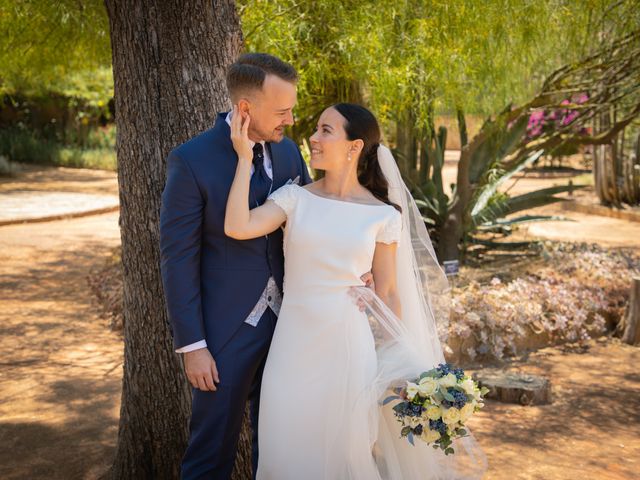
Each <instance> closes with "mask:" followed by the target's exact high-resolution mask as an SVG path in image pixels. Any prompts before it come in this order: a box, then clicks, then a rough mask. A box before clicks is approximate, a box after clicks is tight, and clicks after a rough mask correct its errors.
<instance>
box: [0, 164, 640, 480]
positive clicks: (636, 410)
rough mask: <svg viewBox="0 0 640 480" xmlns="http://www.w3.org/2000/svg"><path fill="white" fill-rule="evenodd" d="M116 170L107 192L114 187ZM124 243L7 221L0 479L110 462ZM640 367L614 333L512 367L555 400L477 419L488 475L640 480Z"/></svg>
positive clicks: (1, 233) (55, 479)
mask: <svg viewBox="0 0 640 480" xmlns="http://www.w3.org/2000/svg"><path fill="white" fill-rule="evenodd" d="M109 175H111V179H110V180H109V181H107V182H106V184H103V183H102V180H100V181H99V182H98V184H99V185H100V187H99V188H100V190H99V191H100V192H105V191H113V190H110V189H112V188H113V185H114V182H115V180H114V178H113V174H109ZM43 178H44V177H43ZM56 181H61V182H69V181H70V180H69V178H68V175H62V176H61V177H60V178H59V179H58V180H56ZM109 182H111V183H109ZM46 185H49V187H50V186H51V185H50V184H49V183H48V182H47V181H46V178H44V179H43V188H42V189H43V190H45V189H47V188H49V187H47V186H46ZM105 185H108V186H105ZM4 188H8V187H7V186H6V185H5V186H4ZM51 188H53V187H51ZM70 188H72V186H70ZM82 188H86V185H84V186H83V187H82ZM103 188H105V189H106V190H102V189H103ZM85 191H86V190H85ZM587 217H589V218H588V219H589V220H593V218H591V216H587ZM597 218H600V217H597ZM607 220H613V219H607ZM554 223H555V222H554ZM624 223H625V228H627V227H628V226H629V224H630V223H632V222H624ZM607 225H611V224H609V223H607ZM632 227H634V226H633V225H632ZM601 228H605V229H607V227H606V226H605V227H601ZM612 228H613V227H608V233H609V234H611V235H612V237H611V238H614V237H615V229H614V230H612ZM612 232H613V233H612ZM623 236H626V235H623ZM636 238H640V236H638V237H636ZM605 240H606V239H605ZM119 242H120V238H119V232H118V214H117V213H110V214H105V215H96V216H90V217H84V218H76V219H71V220H60V221H55V222H46V223H37V224H24V225H10V226H4V227H0V298H1V299H2V309H0V329H1V333H2V335H1V336H0V351H1V352H2V357H1V358H0V366H1V369H0V444H1V445H2V448H0V478H2V479H8V480H14V479H15V480H17V479H27V478H28V479H52V480H63V479H64V480H68V479H93V478H97V477H98V476H99V474H100V473H102V472H103V471H104V470H105V469H106V468H107V466H108V465H109V463H110V461H111V459H112V455H113V453H114V450H115V442H116V437H117V425H118V416H119V404H120V388H121V385H120V382H121V373H122V352H123V348H122V339H121V338H120V337H119V336H118V335H117V334H115V333H113V332H111V331H109V329H108V328H107V325H108V321H107V320H104V319H100V318H98V316H97V314H96V311H97V309H96V306H95V305H94V304H93V303H92V298H91V293H90V291H89V288H88V287H87V280H86V277H87V274H88V273H89V271H91V270H92V269H96V268H99V267H100V266H102V265H103V263H104V261H105V259H106V258H108V257H109V256H110V254H111V251H112V249H113V248H114V247H116V246H118V244H119ZM638 365H640V349H639V348H637V347H630V346H626V345H622V344H620V343H618V342H617V341H615V340H609V339H601V340H598V341H592V342H590V343H589V344H588V347H587V348H586V349H583V348H578V347H575V348H572V346H565V347H550V348H546V349H543V350H540V351H538V352H535V353H532V354H530V355H529V356H528V357H525V358H524V359H522V360H519V361H515V362H513V363H512V364H510V365H507V366H506V367H508V368H510V369H516V370H522V371H526V372H530V373H538V374H542V375H545V376H547V377H549V378H550V379H551V382H552V385H553V403H552V404H551V405H547V406H533V407H523V406H518V405H507V404H500V403H497V402H487V406H486V408H485V409H484V410H483V411H482V412H480V413H479V414H478V415H477V416H476V417H475V418H474V419H472V421H471V424H470V426H471V428H472V430H473V431H474V434H475V436H476V438H477V440H478V441H479V443H480V445H481V446H482V447H483V449H484V451H485V453H486V455H487V458H488V462H489V470H488V472H487V475H486V477H485V478H487V479H497V480H502V479H505V480H506V479H523V480H528V479H536V480H537V479H540V480H542V479H545V480H546V479H549V480H560V479H563V480H564V479H584V480H587V479H589V480H590V479H605V480H614V479H616V480H622V479H633V478H638V474H637V472H638V470H639V468H640V374H639V373H638Z"/></svg>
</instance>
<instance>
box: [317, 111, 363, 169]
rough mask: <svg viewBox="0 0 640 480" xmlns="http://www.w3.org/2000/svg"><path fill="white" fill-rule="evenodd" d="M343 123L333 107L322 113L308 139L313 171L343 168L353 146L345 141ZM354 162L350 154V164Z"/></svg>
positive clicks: (351, 142) (345, 135)
mask: <svg viewBox="0 0 640 480" xmlns="http://www.w3.org/2000/svg"><path fill="white" fill-rule="evenodd" d="M345 122H346V120H345V118H344V117H343V116H342V115H340V113H339V112H338V111H337V110H336V109H335V108H333V107H329V108H327V109H326V110H325V111H324V112H322V115H320V118H319V119H318V124H317V126H316V131H315V133H314V134H313V135H311V137H310V138H309V143H310V144H311V167H312V168H313V169H315V170H325V171H327V170H335V169H339V168H344V166H345V164H346V163H347V162H348V156H349V152H350V151H352V150H353V144H354V142H353V141H352V140H349V139H347V133H346V132H345V130H344V124H345ZM356 161H357V159H356V158H355V156H354V155H353V154H352V159H351V162H352V163H354V162H356Z"/></svg>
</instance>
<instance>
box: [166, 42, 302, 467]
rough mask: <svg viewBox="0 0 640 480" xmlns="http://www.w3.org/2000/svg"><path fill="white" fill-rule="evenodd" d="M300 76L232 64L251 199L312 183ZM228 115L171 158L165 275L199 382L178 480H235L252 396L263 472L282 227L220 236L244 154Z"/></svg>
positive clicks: (281, 65)
mask: <svg viewBox="0 0 640 480" xmlns="http://www.w3.org/2000/svg"><path fill="white" fill-rule="evenodd" d="M296 82H297V73H296V71H295V69H294V68H293V67H292V66H291V65H289V64H287V63H285V62H283V61H282V60H280V59H278V58H276V57H273V56H271V55H266V54H261V53H252V54H246V55H242V56H241V57H240V58H239V59H238V60H237V61H236V62H235V63H234V64H232V65H231V66H230V67H229V69H228V71H227V88H228V90H229V94H230V96H231V101H232V102H233V104H234V105H237V106H238V110H237V111H238V113H239V114H241V115H243V116H244V115H250V117H251V124H250V125H251V126H250V128H249V138H250V139H251V140H252V141H254V142H256V143H255V146H254V148H253V150H254V159H253V163H254V166H253V170H252V172H253V173H252V177H251V187H250V195H249V199H248V201H249V203H250V205H251V206H252V207H255V206H258V205H261V204H262V203H264V202H265V200H266V198H267V196H268V195H269V193H270V192H272V191H275V190H277V189H278V188H279V187H281V186H282V185H284V184H285V183H287V182H289V181H299V183H300V184H301V185H304V184H307V183H310V182H311V178H310V177H309V173H308V171H307V167H306V165H305V163H304V161H303V159H302V156H301V155H300V151H299V150H298V147H297V146H296V144H295V143H294V142H293V141H291V140H290V139H289V138H286V137H285V136H284V128H285V127H286V126H287V125H293V113H292V109H293V107H294V106H295V104H296ZM230 116H231V114H230V113H221V114H219V115H218V118H217V120H216V123H215V126H214V127H213V128H212V129H210V130H207V131H205V132H204V133H202V134H200V135H198V136H197V137H195V138H193V139H191V140H189V141H188V142H186V143H184V144H182V145H180V146H178V147H177V148H175V149H174V150H173V151H172V152H171V153H170V154H169V157H168V159H167V183H166V186H165V189H164V193H163V195H162V208H161V213H160V248H161V254H162V257H161V258H162V261H161V268H162V281H163V285H164V292H165V297H166V302H167V307H168V313H169V320H170V323H171V328H172V331H173V338H174V345H175V348H176V352H179V353H182V354H183V355H184V366H185V371H186V374H187V377H188V379H189V382H191V385H192V386H193V403H192V414H191V422H190V431H191V433H190V438H189V444H188V447H187V450H186V452H185V455H184V458H183V460H182V472H181V477H182V478H183V479H196V478H207V479H229V478H230V477H231V472H232V470H233V466H234V460H235V457H236V448H237V443H238V436H239V432H240V427H241V424H242V418H243V414H244V409H245V404H246V401H247V400H249V401H250V402H251V424H252V428H253V455H252V463H253V473H254V477H255V472H256V468H257V460H258V448H257V434H258V404H259V395H260V381H261V378H262V371H263V368H264V364H265V360H266V357H267V352H268V350H269V344H270V342H271V337H272V335H273V331H274V328H275V322H276V318H277V314H278V311H279V309H280V302H281V293H282V280H283V275H284V260H283V252H282V231H281V230H280V229H278V230H277V231H275V232H273V233H272V234H270V235H267V236H265V237H262V238H257V239H253V240H234V239H232V238H230V237H227V236H226V235H225V234H224V215H225V207H226V204H227V196H228V193H229V189H230V187H231V183H232V181H233V177H234V174H235V170H236V164H237V161H238V157H237V155H236V153H235V151H234V149H233V145H232V143H231V137H230V126H229V125H230Z"/></svg>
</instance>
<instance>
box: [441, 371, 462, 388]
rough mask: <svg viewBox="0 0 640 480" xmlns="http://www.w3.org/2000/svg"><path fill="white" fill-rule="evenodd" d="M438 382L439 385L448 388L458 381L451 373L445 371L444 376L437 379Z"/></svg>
mask: <svg viewBox="0 0 640 480" xmlns="http://www.w3.org/2000/svg"><path fill="white" fill-rule="evenodd" d="M438 383H439V384H440V386H441V387H444V388H449V387H453V386H455V385H456V384H457V383H458V379H457V378H456V376H455V375H454V374H453V373H447V374H446V375H445V376H444V377H442V378H440V379H439V380H438Z"/></svg>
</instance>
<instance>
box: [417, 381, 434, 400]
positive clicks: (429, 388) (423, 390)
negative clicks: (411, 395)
mask: <svg viewBox="0 0 640 480" xmlns="http://www.w3.org/2000/svg"><path fill="white" fill-rule="evenodd" d="M437 388H438V382H436V380H435V379H434V378H432V377H424V378H423V379H422V380H420V383H419V384H418V391H419V392H420V395H423V396H425V397H427V396H429V395H433V393H434V392H435V391H436V389H437Z"/></svg>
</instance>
